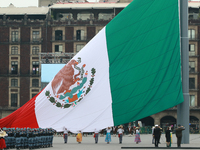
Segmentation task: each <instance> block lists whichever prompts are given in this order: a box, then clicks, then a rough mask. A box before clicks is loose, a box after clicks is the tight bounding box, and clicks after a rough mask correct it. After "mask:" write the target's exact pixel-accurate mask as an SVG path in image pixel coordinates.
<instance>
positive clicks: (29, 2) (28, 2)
mask: <svg viewBox="0 0 200 150" xmlns="http://www.w3.org/2000/svg"><path fill="white" fill-rule="evenodd" d="M88 1H93V0H88ZM192 1H200V0H192ZM10 3H12V4H13V5H14V6H15V7H28V6H38V0H0V7H8V6H9V5H10Z"/></svg>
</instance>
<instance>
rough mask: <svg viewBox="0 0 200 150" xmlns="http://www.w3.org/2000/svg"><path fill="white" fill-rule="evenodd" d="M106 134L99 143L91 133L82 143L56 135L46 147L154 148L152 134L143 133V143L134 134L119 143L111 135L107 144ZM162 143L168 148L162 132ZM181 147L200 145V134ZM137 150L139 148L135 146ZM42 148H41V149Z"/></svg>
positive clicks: (80, 149) (89, 149) (56, 149)
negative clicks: (136, 140) (65, 139)
mask: <svg viewBox="0 0 200 150" xmlns="http://www.w3.org/2000/svg"><path fill="white" fill-rule="evenodd" d="M104 140H105V136H104V137H99V142H98V144H95V143H94V138H93V136H92V135H89V136H87V137H84V136H83V140H82V143H81V144H78V143H77V142H76V137H72V136H69V137H68V143H67V144H64V140H63V137H61V136H59V137H58V136H54V140H53V147H50V148H44V149H46V150H120V149H121V147H126V148H129V147H140V148H138V149H141V147H143V148H142V149H144V150H145V149H148V147H152V148H153V149H156V148H154V145H153V144H151V142H152V135H151V134H141V141H142V142H141V143H139V144H136V143H135V142H134V136H132V137H129V136H127V135H125V136H124V137H123V141H122V144H119V139H118V137H114V136H112V137H111V140H112V141H111V143H110V144H107V143H106V142H105V141H104ZM172 140H173V143H172V148H170V149H173V147H174V149H177V144H176V137H175V134H173V137H172ZM160 142H161V144H159V149H162V147H163V149H166V144H165V134H162V136H161V140H160ZM181 147H182V148H183V147H187V148H188V149H190V148H189V147H200V134H190V144H182V145H181ZM134 149H135V150H137V148H134ZM40 150H41V149H40Z"/></svg>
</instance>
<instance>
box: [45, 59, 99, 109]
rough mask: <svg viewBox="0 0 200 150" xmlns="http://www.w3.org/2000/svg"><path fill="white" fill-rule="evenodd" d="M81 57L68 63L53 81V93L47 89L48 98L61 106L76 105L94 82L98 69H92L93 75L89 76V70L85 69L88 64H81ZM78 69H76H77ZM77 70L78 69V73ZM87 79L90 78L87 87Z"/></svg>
mask: <svg viewBox="0 0 200 150" xmlns="http://www.w3.org/2000/svg"><path fill="white" fill-rule="evenodd" d="M80 63H81V58H80V57H79V58H78V60H74V59H72V60H71V61H70V62H69V63H67V64H66V65H65V66H64V67H63V68H62V69H61V70H60V72H59V73H58V74H57V75H56V76H55V77H54V79H53V81H52V82H51V87H52V93H51V92H50V91H49V90H47V91H46V92H45V95H46V96H47V98H48V100H49V101H50V102H51V103H53V104H54V105H55V106H57V107H60V108H69V107H70V106H72V107H75V106H76V105H77V103H78V102H80V101H81V100H82V99H83V96H85V95H86V94H88V93H89V91H90V90H91V88H92V84H93V83H94V76H95V73H96V70H95V69H94V68H92V69H91V77H90V78H89V77H88V71H87V70H85V66H86V64H83V65H82V66H79V64H80ZM75 69H76V70H75ZM75 71H78V73H77V74H76V73H75ZM87 80H90V82H89V84H88V86H87V87H86V85H85V84H86V82H87Z"/></svg>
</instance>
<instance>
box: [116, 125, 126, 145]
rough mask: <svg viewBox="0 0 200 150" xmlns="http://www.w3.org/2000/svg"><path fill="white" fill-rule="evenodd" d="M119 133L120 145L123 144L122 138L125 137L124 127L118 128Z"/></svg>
mask: <svg viewBox="0 0 200 150" xmlns="http://www.w3.org/2000/svg"><path fill="white" fill-rule="evenodd" d="M117 132H118V137H119V144H122V136H123V132H124V129H123V126H122V125H120V126H119V127H118V130H117Z"/></svg>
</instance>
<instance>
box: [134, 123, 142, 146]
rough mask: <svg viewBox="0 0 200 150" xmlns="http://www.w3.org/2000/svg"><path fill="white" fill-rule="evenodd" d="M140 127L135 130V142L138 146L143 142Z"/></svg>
mask: <svg viewBox="0 0 200 150" xmlns="http://www.w3.org/2000/svg"><path fill="white" fill-rule="evenodd" d="M139 129H140V127H136V128H135V142H136V144H138V143H140V142H141V139H140V130H139Z"/></svg>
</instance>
